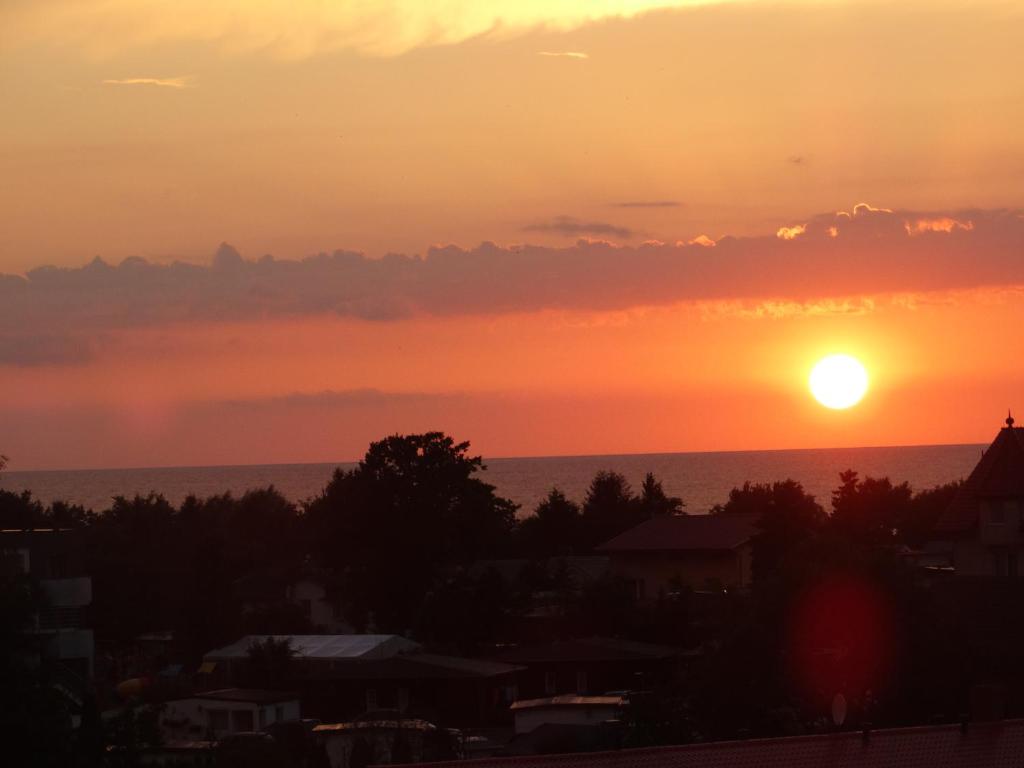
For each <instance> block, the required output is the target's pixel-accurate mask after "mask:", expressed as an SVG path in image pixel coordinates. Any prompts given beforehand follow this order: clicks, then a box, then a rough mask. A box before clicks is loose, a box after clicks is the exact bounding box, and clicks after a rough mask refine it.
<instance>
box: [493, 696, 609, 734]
mask: <svg viewBox="0 0 1024 768" xmlns="http://www.w3.org/2000/svg"><path fill="white" fill-rule="evenodd" d="M625 702H626V700H625V699H624V698H623V697H622V696H573V695H567V696H550V697H548V698H543V699H523V700H522V701H516V702H514V703H513V704H512V713H513V715H514V716H515V731H516V733H517V734H520V733H530V731H533V730H534V729H536V728H538V727H540V726H542V725H555V724H557V725H598V724H600V723H604V722H607V721H609V720H617V719H618V717H619V715H620V714H622V708H623V706H625Z"/></svg>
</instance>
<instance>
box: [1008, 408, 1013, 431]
mask: <svg viewBox="0 0 1024 768" xmlns="http://www.w3.org/2000/svg"><path fill="white" fill-rule="evenodd" d="M1006 426H1008V427H1012V426H1013V414H1012V413H1011V412H1010V409H1009V408H1007V409H1006Z"/></svg>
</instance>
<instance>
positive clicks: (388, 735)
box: [313, 717, 455, 768]
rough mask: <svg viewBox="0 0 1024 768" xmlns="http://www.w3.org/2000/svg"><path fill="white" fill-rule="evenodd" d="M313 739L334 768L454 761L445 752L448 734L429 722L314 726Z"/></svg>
mask: <svg viewBox="0 0 1024 768" xmlns="http://www.w3.org/2000/svg"><path fill="white" fill-rule="evenodd" d="M313 736H314V738H315V739H316V741H317V743H318V744H321V745H322V746H323V749H324V752H325V753H326V754H327V759H328V762H330V765H331V768H350V766H353V765H365V764H366V760H367V759H368V760H369V762H370V764H372V765H391V764H393V763H400V762H401V763H407V762H419V761H421V760H430V759H438V758H440V759H443V758H444V757H454V756H455V755H454V754H452V750H451V749H450V747H449V748H447V749H446V748H445V747H446V746H448V745H447V744H445V742H446V741H448V734H447V733H444V732H441V731H439V729H438V728H437V726H435V725H434V724H433V723H430V722H427V721H426V720H419V719H416V718H401V717H371V718H367V719H360V720H354V721H350V722H345V723H324V724H322V725H317V726H314V728H313Z"/></svg>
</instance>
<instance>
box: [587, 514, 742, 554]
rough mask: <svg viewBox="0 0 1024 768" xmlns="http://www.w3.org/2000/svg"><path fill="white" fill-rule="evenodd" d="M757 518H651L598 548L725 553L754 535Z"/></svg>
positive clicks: (620, 550) (628, 550)
mask: <svg viewBox="0 0 1024 768" xmlns="http://www.w3.org/2000/svg"><path fill="white" fill-rule="evenodd" d="M757 519H758V515H751V514H726V513H722V514H717V515H669V516H665V517H652V518H651V519H650V520H647V521H645V522H642V523H640V525H638V526H636V527H635V528H630V529H629V530H628V531H626V532H625V533H621V534H619V535H618V536H616V537H615V538H614V539H612V540H611V541H608V542H606V543H604V544H602V545H601V546H599V547H598V548H597V549H598V550H599V551H601V552H726V551H729V550H733V549H736V547H738V546H740V545H741V544H744V543H745V542H747V541H749V540H750V538H751V537H752V536H753V535H754V534H756V533H757Z"/></svg>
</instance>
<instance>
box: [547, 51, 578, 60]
mask: <svg viewBox="0 0 1024 768" xmlns="http://www.w3.org/2000/svg"><path fill="white" fill-rule="evenodd" d="M537 55H538V56H551V57H554V58H562V59H589V58H590V56H589V55H587V54H586V53H583V51H537Z"/></svg>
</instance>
